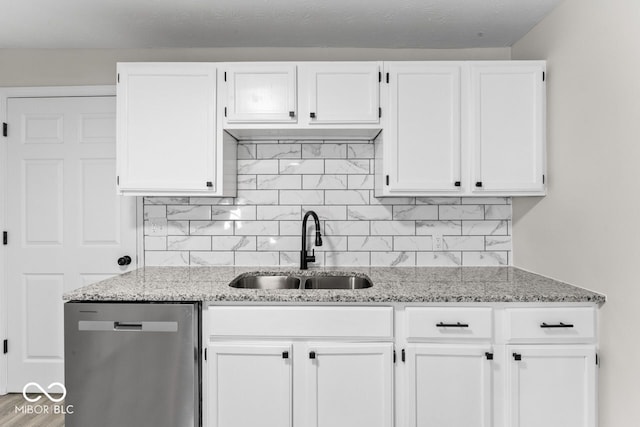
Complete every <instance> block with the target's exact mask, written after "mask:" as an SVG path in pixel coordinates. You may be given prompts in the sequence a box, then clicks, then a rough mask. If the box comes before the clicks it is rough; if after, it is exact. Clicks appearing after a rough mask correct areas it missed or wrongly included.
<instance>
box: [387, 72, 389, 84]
mask: <svg viewBox="0 0 640 427" xmlns="http://www.w3.org/2000/svg"><path fill="white" fill-rule="evenodd" d="M387 83H389V73H387Z"/></svg>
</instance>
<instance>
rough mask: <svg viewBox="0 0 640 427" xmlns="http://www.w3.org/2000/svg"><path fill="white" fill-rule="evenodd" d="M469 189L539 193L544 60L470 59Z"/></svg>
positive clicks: (542, 152)
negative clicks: (470, 161) (477, 60)
mask: <svg viewBox="0 0 640 427" xmlns="http://www.w3.org/2000/svg"><path fill="white" fill-rule="evenodd" d="M470 72H471V102H470V104H469V105H470V110H471V111H470V119H471V120H470V133H469V135H470V144H469V145H470V150H471V160H472V164H471V177H470V178H471V182H470V184H471V190H472V192H473V193H477V194H482V193H508V194H511V195H520V194H521V195H544V191H545V186H544V178H543V175H544V173H545V172H544V156H545V153H544V145H545V144H544V143H545V82H544V79H545V74H544V73H545V64H544V62H539V61H538V62H532V61H527V62H519V61H512V62H501V63H498V64H496V63H491V62H487V63H482V62H481V63H472V64H471V66H470Z"/></svg>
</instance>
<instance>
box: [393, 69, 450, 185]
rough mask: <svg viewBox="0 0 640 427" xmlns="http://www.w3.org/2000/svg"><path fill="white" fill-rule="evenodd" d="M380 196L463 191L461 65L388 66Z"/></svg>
mask: <svg viewBox="0 0 640 427" xmlns="http://www.w3.org/2000/svg"><path fill="white" fill-rule="evenodd" d="M384 79H385V81H386V82H388V84H387V88H388V92H387V102H386V103H385V106H384V108H383V111H387V113H386V116H385V117H386V118H385V121H384V132H383V135H382V140H383V141H384V151H383V158H384V175H385V176H384V181H385V182H384V185H383V187H382V189H383V194H382V195H421V194H432V193H442V192H445V193H459V192H460V190H461V176H460V162H461V157H460V149H461V66H460V64H459V63H446V62H431V63H430V62H387V63H385V77H384Z"/></svg>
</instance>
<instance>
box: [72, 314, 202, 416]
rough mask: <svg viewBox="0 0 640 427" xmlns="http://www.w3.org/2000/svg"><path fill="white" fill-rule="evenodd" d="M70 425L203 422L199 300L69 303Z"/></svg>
mask: <svg viewBox="0 0 640 427" xmlns="http://www.w3.org/2000/svg"><path fill="white" fill-rule="evenodd" d="M64 323H65V326H64V329H65V330H64V333H65V338H64V346H65V348H64V350H65V386H66V388H67V396H66V401H65V405H73V408H72V411H73V413H72V414H71V413H68V414H67V415H66V418H65V426H66V427H89V426H91V427H147V426H148V427H198V426H200V425H201V418H202V415H201V414H202V411H201V399H200V390H201V382H200V378H201V375H200V372H201V360H200V354H201V353H200V304H199V303H158V304H154V303H144V304H139V303H107V302H103V303H86V302H69V303H67V304H65V310H64Z"/></svg>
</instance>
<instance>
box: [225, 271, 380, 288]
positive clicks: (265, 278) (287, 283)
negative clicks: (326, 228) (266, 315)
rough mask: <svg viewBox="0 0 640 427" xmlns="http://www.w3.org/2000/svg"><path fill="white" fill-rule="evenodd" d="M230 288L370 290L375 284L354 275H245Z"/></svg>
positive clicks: (235, 280)
mask: <svg viewBox="0 0 640 427" xmlns="http://www.w3.org/2000/svg"><path fill="white" fill-rule="evenodd" d="M301 282H302V284H303V285H302V286H300V283H301ZM229 286H231V287H232V288H243V289H364V288H370V287H371V286H373V283H371V281H370V280H369V279H368V278H367V277H359V276H355V275H353V274H336V275H327V276H311V277H305V276H293V275H277V274H275V275H268V274H267V275H257V274H256V275H254V274H251V273H245V274H243V275H240V276H238V277H236V278H235V279H233V281H232V282H231V283H230V284H229Z"/></svg>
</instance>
